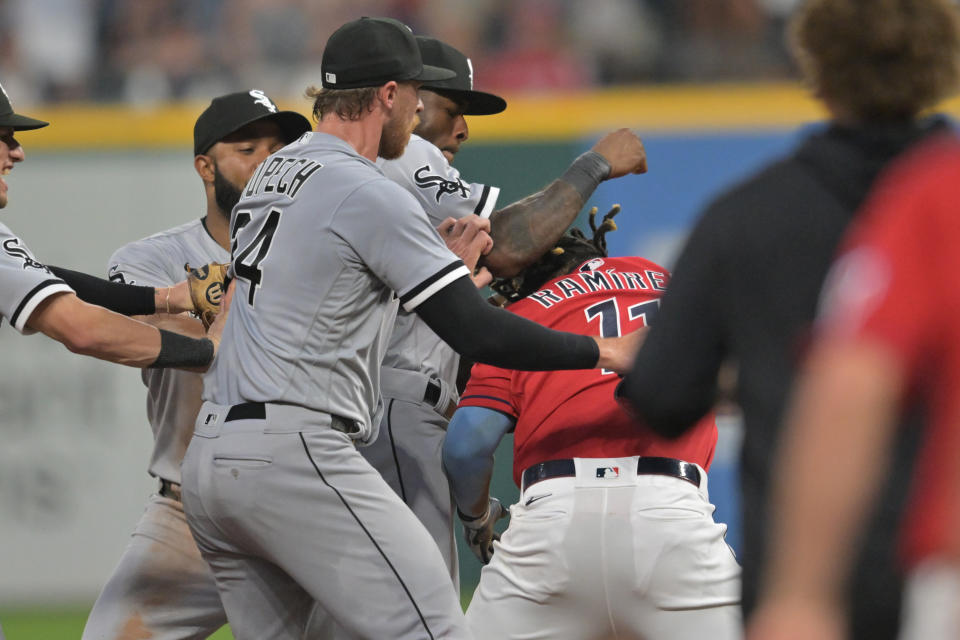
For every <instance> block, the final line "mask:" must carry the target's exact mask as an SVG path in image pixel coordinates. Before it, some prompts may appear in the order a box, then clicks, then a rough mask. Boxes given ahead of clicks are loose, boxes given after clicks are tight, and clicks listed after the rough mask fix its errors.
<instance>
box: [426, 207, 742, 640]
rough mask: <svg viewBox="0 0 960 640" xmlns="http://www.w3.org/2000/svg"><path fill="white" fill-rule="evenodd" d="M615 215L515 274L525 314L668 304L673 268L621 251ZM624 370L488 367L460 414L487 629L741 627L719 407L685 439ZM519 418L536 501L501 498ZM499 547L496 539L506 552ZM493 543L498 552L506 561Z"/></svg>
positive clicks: (476, 608)
mask: <svg viewBox="0 0 960 640" xmlns="http://www.w3.org/2000/svg"><path fill="white" fill-rule="evenodd" d="M617 210H618V209H614V210H612V211H611V214H608V216H607V217H606V218H605V219H604V222H603V224H602V225H601V227H600V229H599V231H598V230H597V229H596V227H594V225H593V216H592V215H591V218H590V221H591V227H592V228H593V230H594V236H593V238H592V239H590V240H587V238H586V236H585V235H584V234H583V233H582V232H580V231H579V229H575V230H574V231H573V233H572V234H570V235H566V236H564V237H563V238H562V239H561V242H560V244H559V245H558V246H559V250H554V251H553V252H551V253H547V254H546V255H545V256H544V258H543V259H542V260H541V261H540V262H538V263H536V264H534V265H532V266H531V267H530V268H529V269H528V270H527V272H526V273H524V274H523V276H522V277H521V278H518V279H517V280H516V281H515V282H516V283H517V284H518V289H516V290H513V293H515V294H516V295H515V296H513V297H515V298H516V297H520V296H523V295H526V297H525V298H523V299H521V300H519V301H518V302H515V303H514V304H512V305H511V306H510V310H511V311H513V312H515V313H516V314H517V315H519V316H522V317H525V318H530V319H532V320H535V321H537V322H541V323H543V324H545V325H547V326H550V327H554V328H560V329H564V330H567V331H576V332H579V333H584V334H589V333H601V334H602V335H605V336H613V335H620V334H621V333H623V332H626V331H630V330H633V329H634V328H637V327H644V326H648V325H649V323H650V322H651V321H653V320H654V319H655V317H656V314H657V310H658V307H659V297H660V296H661V295H662V293H663V291H664V288H665V287H666V285H667V279H668V274H667V272H666V270H664V269H663V268H662V267H660V266H659V265H656V264H654V263H652V262H650V261H649V260H645V259H643V258H607V257H606V242H605V238H604V236H605V233H606V232H607V230H609V229H610V228H612V223H611V221H610V219H611V218H612V215H614V214H615V213H616V211H617ZM619 380H620V379H619V377H618V376H616V375H614V373H613V372H611V371H600V370H595V369H594V370H581V371H555V372H535V371H532V372H522V371H512V370H507V369H502V368H497V367H492V366H489V365H481V364H478V365H476V366H475V367H474V368H473V372H472V376H471V378H470V381H469V382H468V384H467V387H466V389H465V390H464V395H463V397H462V399H461V400H460V407H459V408H458V409H457V412H456V413H455V414H454V416H453V419H452V420H451V422H450V428H449V431H448V434H447V439H446V442H445V443H444V446H443V464H444V467H445V469H446V471H447V473H448V474H449V476H450V481H451V486H452V489H453V492H454V494H455V496H456V502H457V506H458V513H459V515H460V519H461V520H462V522H463V526H464V529H465V531H466V533H467V540H468V543H469V544H470V548H471V550H472V551H473V552H474V553H475V554H476V555H477V557H478V558H480V560H481V561H482V562H484V563H487V562H489V564H488V565H487V566H485V567H484V568H483V571H482V573H481V576H480V584H479V586H478V587H477V591H476V592H475V593H474V596H473V600H472V601H471V604H470V608H469V609H468V610H467V622H468V624H469V626H470V629H471V631H472V632H473V634H474V636H475V637H477V638H498V639H501V638H503V639H508V638H518V639H519V638H525V639H534V638H543V639H548V638H549V639H550V640H562V639H564V638H569V639H571V640H574V639H577V640H581V639H584V638H598V639H599V638H614V637H616V638H645V639H647V640H656V639H658V638H662V639H664V640H666V639H670V640H674V639H690V640H700V639H701V638H724V639H732V638H739V637H740V635H741V629H740V608H739V594H740V580H739V578H740V567H739V566H738V565H737V562H736V560H735V559H734V557H733V553H732V551H731V550H730V548H729V547H728V546H727V544H726V543H725V542H724V539H723V538H724V533H725V532H726V526H725V525H721V524H717V523H715V522H714V521H713V517H712V514H713V506H712V505H711V504H710V501H709V496H708V493H707V475H706V470H707V469H708V468H709V466H710V461H711V459H712V458H713V451H714V447H715V445H716V441H717V428H716V425H715V424H714V421H713V418H712V416H710V417H709V418H708V419H705V420H703V421H702V422H701V423H700V424H699V425H698V426H697V427H696V428H695V429H694V430H693V431H691V432H690V433H688V434H687V435H686V436H684V437H683V438H682V439H680V440H676V441H671V440H666V439H664V438H660V437H658V436H656V435H654V434H653V433H652V432H651V431H649V430H647V429H644V428H642V427H639V426H638V425H637V424H636V423H635V422H634V421H633V420H632V419H631V417H630V416H629V415H627V413H626V412H625V411H624V410H623V409H622V408H621V407H620V406H619V405H618V403H617V402H616V400H615V399H614V393H613V392H614V388H615V387H616V385H617V383H618V382H619ZM508 431H514V463H513V469H514V480H515V482H516V483H517V485H518V486H519V487H520V492H521V493H520V503H519V504H516V505H514V506H512V507H511V508H510V514H511V516H512V517H511V521H510V526H509V528H508V529H507V530H506V532H505V533H504V534H503V539H502V540H501V541H500V542H499V543H494V542H493V541H494V540H495V539H498V537H497V536H495V534H494V532H493V525H494V523H495V522H496V520H497V519H498V518H500V517H502V516H505V515H506V513H505V512H504V508H503V506H502V505H501V504H500V502H499V501H498V500H497V499H496V498H490V497H489V493H488V492H489V486H490V477H491V474H492V471H493V452H494V450H495V449H496V447H497V445H498V444H499V442H500V439H501V438H502V437H503V435H505V434H506V433H507V432H508ZM494 550H495V552H494ZM491 555H492V560H491Z"/></svg>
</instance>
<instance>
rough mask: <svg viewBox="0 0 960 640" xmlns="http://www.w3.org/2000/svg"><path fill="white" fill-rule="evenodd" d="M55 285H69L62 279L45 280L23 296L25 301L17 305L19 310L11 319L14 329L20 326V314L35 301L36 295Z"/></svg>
mask: <svg viewBox="0 0 960 640" xmlns="http://www.w3.org/2000/svg"><path fill="white" fill-rule="evenodd" d="M55 284H62V285H66V284H67V283H66V282H64V281H63V280H61V279H60V278H50V279H49V280H44V281H43V282H41V283H40V284H38V285H37V286H35V287H34V288H33V289H31V290H30V293H28V294H27V295H25V296H23V300H21V301H20V304H18V305H17V310H16V311H14V312H13V315H12V316H11V317H10V324H11V325H12V326H14V327H16V326H19V324H18V323H17V319H18V318H19V317H20V314H21V313H23V309H24V307H26V306H27V304H28V303H29V302H30V301H31V300H32V299H33V297H34V296H35V295H37V294H38V293H40V291H42V290H43V289H46V288H47V287H50V286H53V285H55Z"/></svg>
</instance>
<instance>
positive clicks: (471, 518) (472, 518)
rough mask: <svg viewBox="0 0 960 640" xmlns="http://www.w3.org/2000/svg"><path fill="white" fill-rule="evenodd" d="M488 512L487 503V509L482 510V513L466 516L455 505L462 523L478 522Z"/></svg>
mask: <svg viewBox="0 0 960 640" xmlns="http://www.w3.org/2000/svg"><path fill="white" fill-rule="evenodd" d="M488 513H490V504H489V503H487V510H486V511H484V512H483V514H482V515H479V516H468V515H467V514H465V513H464V512H463V511H460V507H457V517H458V518H460V521H461V522H463V523H464V524H473V523H475V522H479V521H480V520H483V519H484V518H486V517H487V514H488Z"/></svg>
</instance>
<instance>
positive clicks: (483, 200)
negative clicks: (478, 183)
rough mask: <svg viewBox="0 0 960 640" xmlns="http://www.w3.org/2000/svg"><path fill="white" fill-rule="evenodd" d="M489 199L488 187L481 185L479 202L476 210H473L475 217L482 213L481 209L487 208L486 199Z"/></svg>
mask: <svg viewBox="0 0 960 640" xmlns="http://www.w3.org/2000/svg"><path fill="white" fill-rule="evenodd" d="M488 197H490V185H488V184H485V185H483V192H482V193H481V194H480V202H478V203H477V208H476V209H474V210H473V212H474V213H475V214H476V215H480V214H481V213H483V208H484V207H486V206H487V198H488Z"/></svg>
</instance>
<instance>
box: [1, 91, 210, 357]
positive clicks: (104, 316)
mask: <svg viewBox="0 0 960 640" xmlns="http://www.w3.org/2000/svg"><path fill="white" fill-rule="evenodd" d="M47 124H48V123H46V122H44V121H42V120H37V119H35V118H29V117H27V116H23V115H20V114H17V113H14V111H13V107H12V106H11V104H10V99H9V98H8V97H7V94H6V92H5V91H4V90H3V87H2V86H0V175H3V176H7V175H8V174H9V173H10V172H11V171H12V170H13V168H14V166H15V165H16V163H19V162H23V160H24V159H25V154H24V150H23V147H22V146H21V145H20V143H19V142H18V141H17V139H16V138H15V137H14V135H15V133H16V132H18V131H29V130H33V129H40V128H42V127H45V126H47ZM7 199H8V185H7V183H6V181H5V180H4V179H3V178H0V208H4V207H6V205H7ZM58 273H60V274H61V275H63V274H67V275H69V274H73V275H75V276H77V278H76V279H73V278H71V279H72V280H74V281H79V282H80V283H81V284H82V285H83V287H84V288H87V289H88V290H89V292H92V294H93V296H92V297H93V298H94V299H96V301H97V302H101V303H109V302H111V301H113V302H117V301H119V302H118V304H117V306H118V307H123V306H128V307H132V310H133V312H134V313H136V312H142V311H145V310H147V309H152V308H154V305H155V300H157V298H158V297H160V295H161V291H159V290H158V291H154V290H152V289H150V290H147V289H139V290H135V289H131V288H127V287H116V286H111V285H110V283H97V282H96V281H95V279H93V278H90V277H89V276H84V275H83V274H76V273H75V272H69V271H66V270H61V271H58ZM170 293H171V289H166V295H167V296H169V295H170ZM130 300H132V301H133V304H132V305H128V304H127V303H128V302H129V301H130ZM166 300H169V297H167V298H166ZM138 305H140V306H139V307H138ZM111 306H112V305H111ZM167 308H168V309H169V307H167ZM3 318H6V319H7V321H8V322H9V323H10V324H11V325H13V327H14V328H15V329H16V330H17V331H19V332H21V333H25V334H26V333H35V332H37V331H39V332H41V333H44V334H46V335H47V336H49V337H51V338H53V339H54V340H57V341H58V342H61V343H62V344H63V345H64V346H66V347H67V348H68V349H69V350H70V351H73V352H74V353H79V354H82V355H89V356H93V357H96V358H100V359H102V360H109V361H111V362H116V363H119V364H125V365H129V366H134V367H154V368H156V367H187V368H205V367H206V366H207V365H208V364H209V363H210V361H211V360H212V358H213V355H214V353H215V351H216V347H217V344H218V343H219V329H220V328H221V326H220V323H218V324H217V325H215V327H216V329H215V330H213V331H211V333H210V335H209V337H200V338H198V339H195V338H189V337H187V336H183V335H180V334H178V333H174V332H171V331H167V330H164V329H158V328H156V327H152V326H149V325H146V324H144V323H142V322H137V321H136V320H132V319H130V318H126V317H123V316H121V315H119V314H117V313H115V312H112V311H108V310H107V309H105V308H102V307H100V306H96V305H93V304H89V303H87V302H84V301H83V300H81V299H80V298H79V297H78V296H77V295H76V292H75V291H74V290H73V289H72V288H71V287H70V286H69V285H68V284H67V282H65V281H64V279H63V278H62V277H60V276H58V275H55V274H54V273H53V272H52V271H51V270H50V269H49V268H48V267H47V266H46V265H44V264H43V263H41V262H39V261H38V260H37V259H36V257H34V255H33V253H32V252H31V251H30V249H29V248H28V247H27V246H26V244H25V243H24V242H23V240H21V239H20V238H19V237H17V236H16V235H15V234H14V233H13V232H12V231H11V230H10V229H9V228H8V227H7V226H5V225H3V224H0V320H2V319H3Z"/></svg>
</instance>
